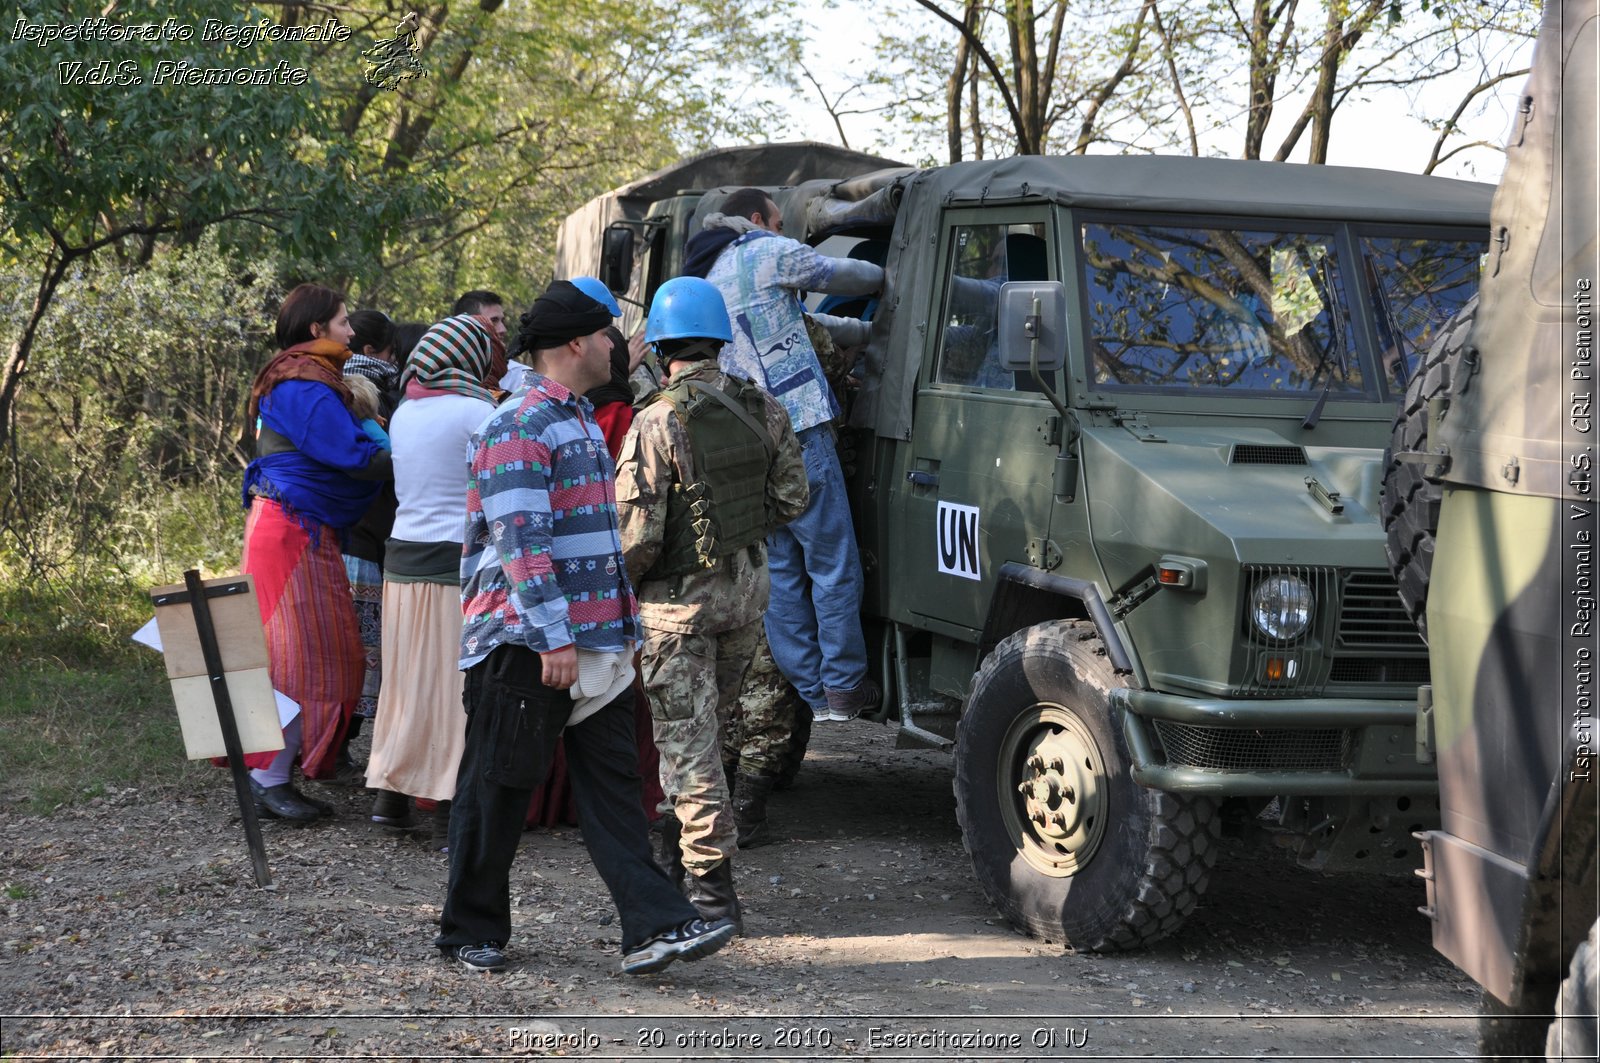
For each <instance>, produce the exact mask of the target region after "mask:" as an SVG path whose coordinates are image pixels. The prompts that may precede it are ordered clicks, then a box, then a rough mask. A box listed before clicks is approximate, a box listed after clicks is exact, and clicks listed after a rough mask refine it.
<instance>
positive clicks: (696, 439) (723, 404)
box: [644, 377, 776, 579]
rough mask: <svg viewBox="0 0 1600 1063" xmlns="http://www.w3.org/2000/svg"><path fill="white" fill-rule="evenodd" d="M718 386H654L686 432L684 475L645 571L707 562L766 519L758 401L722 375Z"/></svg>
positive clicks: (767, 455)
mask: <svg viewBox="0 0 1600 1063" xmlns="http://www.w3.org/2000/svg"><path fill="white" fill-rule="evenodd" d="M726 380H727V387H726V390H719V389H718V388H716V387H715V386H713V385H711V384H707V383H705V382H703V381H699V380H682V381H679V382H678V383H676V384H673V385H672V386H671V387H668V388H666V389H664V390H662V391H660V392H657V393H656V396H655V398H654V399H653V400H652V401H654V402H666V403H669V404H670V405H671V406H672V409H673V412H674V413H675V415H676V416H677V417H678V419H679V420H680V421H682V422H683V424H684V426H685V428H686V429H687V430H688V433H689V454H690V459H691V460H690V462H689V464H691V465H692V466H693V468H692V469H686V470H685V473H686V475H688V476H690V477H691V478H692V479H691V482H689V483H674V484H673V485H672V489H671V491H670V492H669V493H668V495H667V526H666V529H665V542H663V543H662V549H661V555H660V557H658V558H657V559H656V563H655V564H654V565H652V566H651V567H650V571H648V572H646V573H645V576H644V578H645V579H667V578H669V577H672V576H682V575H687V574H688V573H691V572H699V571H703V570H704V569H708V568H710V567H711V566H712V565H714V564H715V563H716V561H717V559H718V558H723V557H727V556H728V555H730V554H734V553H737V552H738V551H740V550H743V549H745V548H746V547H753V546H754V545H755V544H756V543H759V542H760V541H761V540H762V539H763V538H765V537H766V534H767V530H768V528H769V527H770V526H771V520H770V510H769V506H768V502H767V470H768V469H769V468H770V466H771V464H772V458H773V455H774V453H775V450H776V448H775V446H774V444H773V441H772V437H771V435H770V433H768V431H767V428H766V416H767V414H766V404H765V402H764V401H763V400H762V397H761V392H760V391H759V390H758V389H757V388H756V386H755V385H754V384H750V383H748V382H746V381H743V380H739V379H737V378H735V377H727V378H726Z"/></svg>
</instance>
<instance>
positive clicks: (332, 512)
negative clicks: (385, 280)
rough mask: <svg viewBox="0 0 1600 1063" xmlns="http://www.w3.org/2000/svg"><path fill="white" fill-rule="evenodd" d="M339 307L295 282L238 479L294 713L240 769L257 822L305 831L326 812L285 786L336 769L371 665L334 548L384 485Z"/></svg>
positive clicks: (248, 562) (270, 630) (250, 556)
mask: <svg viewBox="0 0 1600 1063" xmlns="http://www.w3.org/2000/svg"><path fill="white" fill-rule="evenodd" d="M344 304H345V299H344V296H343V295H342V294H341V293H339V292H337V291H334V290H333V289H331V288H325V287H323V286H321V285H319V284H302V285H300V286H299V287H297V288H295V289H294V291H292V292H290V293H289V295H288V297H287V298H285V299H284V301H283V306H282V308H281V309H280V310H279V311H278V322H277V340H278V343H279V344H280V345H281V346H282V348H283V349H282V350H280V351H279V352H278V353H277V355H275V356H274V357H273V358H272V360H271V361H269V362H268V363H267V364H266V366H265V367H263V368H262V370H261V372H260V373H259V374H257V376H256V379H255V382H254V383H253V384H252V385H251V388H250V405H249V418H250V423H251V424H252V425H254V426H255V429H256V459H255V460H254V461H252V462H251V463H250V465H249V467H248V468H247V469H246V470H245V477H244V504H245V505H246V506H247V507H248V508H249V510H250V515H249V517H248V518H247V519H246V521H245V530H244V559H243V561H242V563H241V568H242V570H243V571H244V572H246V573H249V574H250V575H252V576H254V577H255V589H256V597H257V600H258V601H259V603H260V607H261V620H262V624H263V626H264V627H265V629H266V639H267V655H268V659H269V672H270V674H271V677H272V685H273V686H274V687H276V688H277V689H278V690H279V691H280V692H281V693H282V694H284V695H285V696H286V697H288V698H290V699H291V700H293V701H294V702H295V703H296V704H298V705H299V712H298V714H297V715H296V716H295V718H294V719H293V720H292V721H290V722H289V724H288V725H287V726H285V727H284V729H283V739H284V747H283V749H282V750H281V751H280V752H278V753H276V754H273V753H255V754H250V755H249V756H247V757H246V758H245V763H246V764H247V765H249V766H250V767H251V768H252V769H254V770H252V771H251V773H250V776H251V789H252V790H253V791H254V793H255V797H256V805H257V808H258V810H259V811H260V812H261V814H262V815H264V816H268V817H273V818H280V819H285V820H289V821H291V822H294V823H308V822H310V821H312V820H315V819H317V818H318V817H319V816H320V815H323V814H324V813H327V812H331V811H332V809H331V808H330V807H329V806H328V805H326V804H324V803H322V802H319V801H312V800H310V799H308V798H306V796H305V795H304V794H302V793H300V792H299V791H298V790H296V789H295V788H294V786H293V784H292V782H291V774H292V772H293V770H294V765H295V763H296V762H298V763H299V764H300V770H301V772H302V773H303V774H304V775H305V776H306V778H308V779H320V778H326V777H329V776H331V775H332V774H333V773H334V761H335V758H336V756H337V754H338V751H339V749H340V744H341V739H342V738H343V735H344V732H345V730H346V728H347V727H348V726H349V723H350V717H351V713H352V712H353V711H354V709H355V706H356V701H357V699H358V698H360V696H361V683H362V673H363V671H364V667H365V654H364V652H363V650H362V647H361V635H360V631H359V629H358V627H357V623H356V613H355V609H354V607H353V606H352V605H351V601H350V584H349V580H348V579H347V578H346V576H345V570H344V561H343V559H342V558H341V557H340V554H339V539H340V537H341V535H342V534H343V533H344V531H345V529H347V528H349V527H350V526H351V525H352V524H354V523H355V522H356V521H357V520H359V519H360V517H361V515H362V514H363V513H364V512H366V509H367V506H368V505H369V504H370V503H371V502H372V500H373V498H374V497H375V496H376V495H377V493H378V487H379V483H380V482H381V481H383V480H385V479H387V478H388V477H389V476H390V475H392V465H391V463H390V458H389V451H388V450H387V448H386V447H385V446H384V445H381V444H380V442H379V441H378V440H379V437H381V436H382V433H381V431H380V432H377V433H375V434H374V433H373V432H372V431H371V430H370V429H369V428H367V427H365V426H363V424H362V423H361V422H360V421H359V420H358V419H357V418H356V416H355V415H354V414H353V413H352V399H351V394H350V389H349V387H348V386H347V385H346V384H345V382H344V379H343V377H342V375H341V374H340V369H341V367H342V366H343V365H344V363H345V362H346V361H347V360H348V359H349V358H350V348H349V346H348V344H349V342H350V338H351V334H352V333H351V329H350V321H349V316H348V315H347V314H346V313H345V305H344Z"/></svg>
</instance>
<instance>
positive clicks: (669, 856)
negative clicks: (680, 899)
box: [655, 812, 688, 893]
mask: <svg viewBox="0 0 1600 1063" xmlns="http://www.w3.org/2000/svg"><path fill="white" fill-rule="evenodd" d="M655 829H656V830H657V831H659V832H660V833H659V834H657V836H656V852H655V857H656V865H657V866H658V867H660V868H661V870H663V871H665V872H666V873H667V878H669V879H671V880H672V885H673V887H674V888H675V889H677V891H678V892H679V893H682V892H683V877H684V875H686V874H688V872H687V871H685V870H684V868H683V846H682V845H681V844H680V842H679V839H680V838H681V837H682V836H683V824H682V823H679V822H678V817H677V816H676V815H674V814H673V813H671V812H668V813H667V814H666V815H664V816H662V817H661V819H660V821H659V822H658V823H657V824H656V827H655Z"/></svg>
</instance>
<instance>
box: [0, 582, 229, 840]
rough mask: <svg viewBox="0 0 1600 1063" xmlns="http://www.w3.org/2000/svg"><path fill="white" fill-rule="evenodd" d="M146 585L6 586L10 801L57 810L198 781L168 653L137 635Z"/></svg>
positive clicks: (2, 617) (0, 606)
mask: <svg viewBox="0 0 1600 1063" xmlns="http://www.w3.org/2000/svg"><path fill="white" fill-rule="evenodd" d="M153 612H154V609H153V607H152V606H151V605H150V599H149V597H148V596H147V594H146V592H145V588H139V587H135V586H132V585H129V584H126V583H115V582H107V583H104V584H101V585H90V584H85V583H83V582H78V583H76V584H75V585H74V586H73V587H72V588H71V590H70V591H67V590H59V591H58V590H54V589H52V588H49V587H46V588H44V589H42V590H41V589H39V588H37V587H35V588H22V587H17V586H14V585H13V586H6V585H4V584H0V672H4V674H5V677H6V680H5V682H4V683H3V684H0V802H3V803H5V804H9V805H12V806H13V807H16V808H20V809H22V810H25V811H29V812H34V813H40V814H43V813H48V812H51V811H53V810H54V809H57V808H59V807H61V806H63V805H70V804H76V803H78V802H81V801H87V800H91V799H93V798H95V797H99V796H102V795H104V794H105V793H107V792H108V791H110V790H113V789H121V788H123V787H127V786H138V787H139V788H140V789H143V790H149V789H152V788H159V787H163V786H169V785H175V784H180V783H187V784H190V785H194V784H197V783H198V782H199V780H200V779H201V778H203V777H204V773H205V772H206V771H208V770H209V769H208V768H206V767H205V766H204V765H197V764H192V763H191V762H189V761H187V760H185V759H184V750H183V736H182V733H181V731H180V730H179V727H178V713H177V710H176V709H175V708H174V707H173V704H172V693H171V689H170V688H169V687H168V685H167V678H166V670H165V668H164V666H163V664H162V661H161V655H160V654H158V653H156V652H155V651H153V650H149V649H146V648H145V647H142V646H137V645H135V644H134V643H133V642H131V641H130V640H129V636H130V635H131V634H132V633H133V632H134V630H136V629H137V628H138V627H139V626H140V625H141V624H143V623H144V622H145V621H146V620H147V619H149V618H150V616H151V615H152V614H153Z"/></svg>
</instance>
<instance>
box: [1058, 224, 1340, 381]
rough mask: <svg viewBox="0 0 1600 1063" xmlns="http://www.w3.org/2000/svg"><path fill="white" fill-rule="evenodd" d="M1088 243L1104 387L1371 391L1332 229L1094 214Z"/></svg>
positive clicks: (1095, 357) (1097, 371) (1097, 362)
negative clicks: (1126, 219) (1097, 217)
mask: <svg viewBox="0 0 1600 1063" xmlns="http://www.w3.org/2000/svg"><path fill="white" fill-rule="evenodd" d="M1082 241H1083V255H1084V261H1085V267H1086V268H1085V270H1084V274H1085V281H1086V285H1087V288H1088V302H1087V306H1088V310H1089V321H1088V325H1089V336H1090V341H1091V342H1090V358H1091V372H1092V373H1093V377H1094V381H1095V384H1096V385H1097V386H1100V387H1134V388H1164V389H1165V388H1184V389H1206V390H1218V389H1223V390H1226V391H1228V392H1229V393H1234V392H1267V393H1272V394H1288V395H1301V396H1303V395H1305V394H1307V393H1310V392H1320V391H1321V390H1322V389H1323V388H1324V387H1326V388H1327V389H1328V390H1329V391H1330V392H1332V393H1334V394H1336V395H1337V394H1340V393H1351V392H1354V393H1362V392H1366V391H1369V390H1371V389H1370V387H1369V385H1368V384H1367V382H1366V381H1364V380H1363V379H1362V373H1361V363H1360V359H1359V358H1358V357H1357V356H1356V349H1355V341H1354V338H1353V336H1352V331H1353V330H1352V328H1351V325H1350V312H1349V302H1348V300H1347V299H1346V295H1345V281H1344V278H1343V276H1342V274H1341V271H1340V269H1339V262H1338V255H1337V254H1336V252H1335V250H1334V248H1335V240H1334V235H1333V233H1332V232H1331V231H1330V232H1314V231H1313V232H1298V231H1296V232H1291V231H1272V230H1265V229H1248V230H1247V229H1216V228H1203V227H1198V226H1183V225H1161V224H1136V223H1118V222H1090V223H1087V224H1084V225H1083V226H1082Z"/></svg>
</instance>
